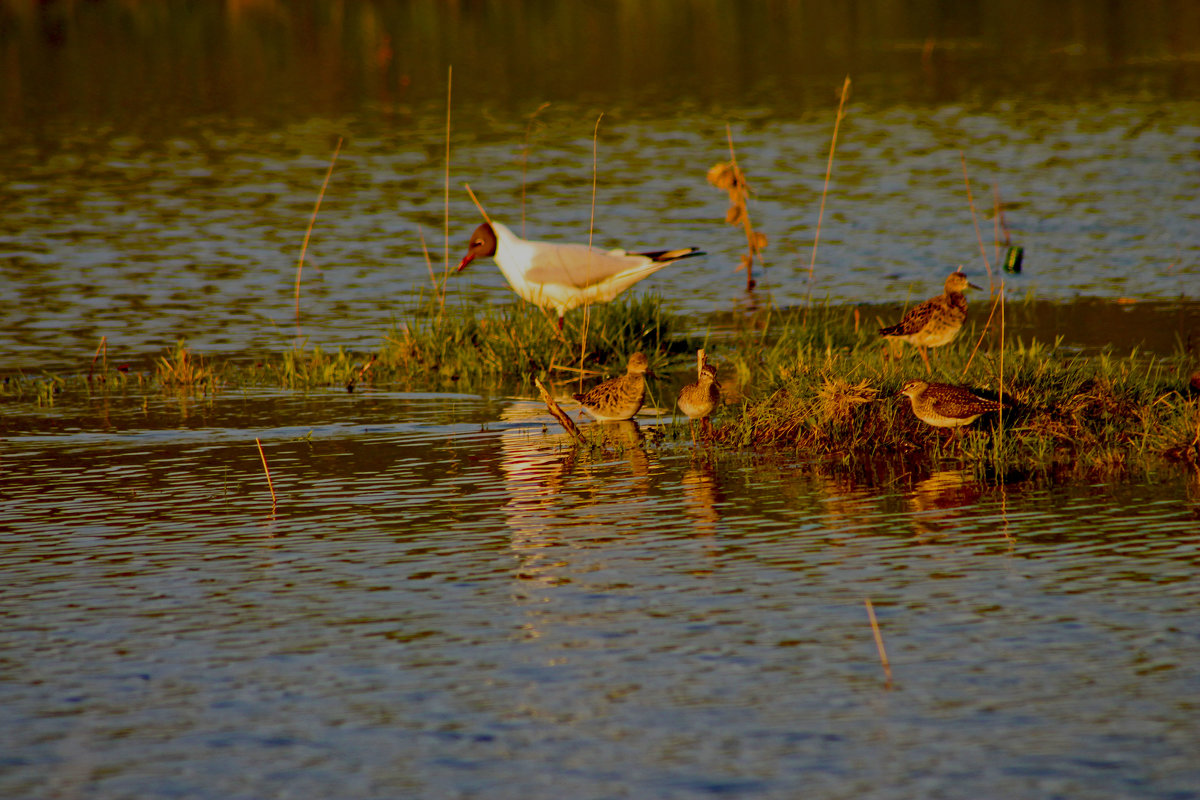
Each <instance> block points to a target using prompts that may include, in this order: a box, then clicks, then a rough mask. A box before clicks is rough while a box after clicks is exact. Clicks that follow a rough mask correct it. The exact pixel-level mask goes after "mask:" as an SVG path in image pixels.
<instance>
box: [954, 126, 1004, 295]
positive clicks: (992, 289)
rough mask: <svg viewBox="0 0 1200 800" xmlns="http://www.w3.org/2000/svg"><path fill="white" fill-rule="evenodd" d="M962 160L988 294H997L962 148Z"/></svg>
mask: <svg viewBox="0 0 1200 800" xmlns="http://www.w3.org/2000/svg"><path fill="white" fill-rule="evenodd" d="M958 157H959V159H960V160H961V161H962V173H963V183H965V184H966V185H967V204H968V205H970V206H971V222H972V223H974V224H975V238H976V239H978V240H979V255H981V256H983V266H984V268H985V269H987V276H988V294H995V292H996V287H995V284H994V283H993V282H992V265H991V262H989V261H988V257H987V250H986V249H985V248H984V246H983V234H982V233H980V232H979V215H978V214H976V213H975V198H974V197H973V196H972V194H971V179H970V177H968V176H967V157H966V155H964V154H963V151H962V150H959V151H958Z"/></svg>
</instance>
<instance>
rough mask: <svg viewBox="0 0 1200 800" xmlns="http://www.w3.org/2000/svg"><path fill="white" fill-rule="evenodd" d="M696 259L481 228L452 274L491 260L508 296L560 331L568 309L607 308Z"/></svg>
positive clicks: (685, 252)
mask: <svg viewBox="0 0 1200 800" xmlns="http://www.w3.org/2000/svg"><path fill="white" fill-rule="evenodd" d="M702 255H704V253H702V252H700V250H699V249H697V248H695V247H685V248H683V249H680V250H661V251H657V252H653V253H626V252H625V251H624V250H608V251H604V250H600V249H598V248H595V247H588V246H587V245H582V244H555V243H552V242H531V241H528V240H526V239H522V238H521V237H519V236H517V235H516V234H515V233H513V232H512V231H510V230H509V229H508V228H507V227H505V226H504V225H501V224H500V223H499V222H491V223H486V222H485V223H484V224H482V225H480V226H479V227H478V228H476V229H475V233H473V234H471V242H470V244H469V245H468V248H467V254H466V255H465V256H463V259H462V261H460V262H458V271H461V270H462V269H463V268H464V267H466V266H467V264H470V263H471V262H472V261H473V260H474V259H476V258H481V257H484V256H492V257H494V258H495V260H496V266H498V267H500V271H501V272H502V273H504V277H505V278H507V279H508V283H509V285H510V286H512V288H513V291H514V292H516V293H517V294H519V295H520V296H521V297H523V298H525V299H526V300H528V301H529V302H531V303H533V304H534V305H537V306H541V307H542V308H546V309H551V308H552V309H554V310H555V311H556V312H557V313H558V328H559V330H562V326H563V315H564V314H566V313H567V312H568V311H570V310H571V309H572V308H575V307H577V306H581V305H583V304H584V303H607V302H609V301H610V300H612V299H613V298H614V297H616V296H617V295H618V294H620V293H621V292H623V291H625V290H626V289H628V288H629V287H630V286H632V285H633V284H635V283H637V282H638V281H640V280H641V279H642V278H647V277H649V276H650V275H653V274H654V273H655V272H658V271H659V270H660V269H662V268H663V267H665V266H667V265H668V264H671V263H674V262H676V261H678V260H680V259H681V258H690V257H691V256H702Z"/></svg>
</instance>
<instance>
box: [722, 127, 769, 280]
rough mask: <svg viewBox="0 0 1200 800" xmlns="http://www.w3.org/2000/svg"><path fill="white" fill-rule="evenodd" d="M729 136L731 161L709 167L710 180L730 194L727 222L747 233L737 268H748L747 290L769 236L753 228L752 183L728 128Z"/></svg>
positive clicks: (760, 261) (760, 260) (746, 269)
mask: <svg viewBox="0 0 1200 800" xmlns="http://www.w3.org/2000/svg"><path fill="white" fill-rule="evenodd" d="M726 134H727V135H728V137H729V161H721V162H719V163H717V164H713V165H712V166H711V167H709V170H708V182H709V183H711V184H712V185H713V186H715V187H717V188H718V189H721V190H722V191H724V192H726V193H727V194H728V195H729V209H728V210H727V211H726V212H725V222H726V223H728V224H730V225H740V226H741V227H742V229H743V231H745V233H746V248H747V250H746V253H745V255H743V256H742V257H741V260H740V262H739V264H738V270H745V271H746V290H747V291H749V290H750V289H753V288H754V285H755V282H754V259H756V258H757V259H758V260H759V263H760V264H761V263H762V251H763V249H764V248H765V247H766V246H767V237H766V235H765V234H763V233H762V232H761V231H756V230H754V226H753V225H752V224H751V222H750V211H749V209H748V207H747V205H746V201H747V200H748V199H749V197H750V191H751V190H750V183H749V182H748V181H747V180H746V175H745V173H743V172H742V169H741V167H739V166H738V163H737V157H736V156H735V155H734V151H733V134H732V132H730V131H729V130H728V129H726Z"/></svg>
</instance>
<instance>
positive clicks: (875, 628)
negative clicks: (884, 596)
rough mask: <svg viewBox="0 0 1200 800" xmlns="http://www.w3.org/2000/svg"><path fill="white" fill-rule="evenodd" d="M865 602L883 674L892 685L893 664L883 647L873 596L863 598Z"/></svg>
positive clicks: (888, 683) (889, 684)
mask: <svg viewBox="0 0 1200 800" xmlns="http://www.w3.org/2000/svg"><path fill="white" fill-rule="evenodd" d="M863 603H864V604H866V606H867V616H868V617H869V618H870V620H871V633H872V634H874V635H875V648H876V649H877V650H879V663H881V664H883V674H884V675H886V676H887V685H888V686H889V687H890V686H891V685H892V665H891V664H890V663H889V662H888V657H887V650H885V649H884V647H883V634H881V633H880V632H879V621H878V620H876V619H875V606H873V605H871V598H869V597H867V598H864V599H863Z"/></svg>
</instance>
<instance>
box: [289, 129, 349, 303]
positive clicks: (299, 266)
mask: <svg viewBox="0 0 1200 800" xmlns="http://www.w3.org/2000/svg"><path fill="white" fill-rule="evenodd" d="M340 152H342V137H341V136H339V137H338V140H337V147H335V148H334V149H333V158H332V159H330V161H329V169H327V170H326V171H325V180H324V181H323V182H322V183H321V191H320V192H319V193H318V194H317V203H316V205H315V206H313V212H312V216H311V217H310V218H309V220H308V230H306V231H305V232H304V243H303V244H302V245H300V260H299V261H297V262H296V291H295V299H296V324H297V325H299V324H300V273H301V272H303V270H304V255H305V253H307V252H308V240H309V239H310V238H311V237H312V231H313V226H314V225H316V223H317V212H318V211H320V210H321V201H322V200H323V199H325V189H326V188H327V187H328V186H329V178H330V177H331V176H332V175H333V165H334V164H336V163H337V158H338V153H340Z"/></svg>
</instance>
